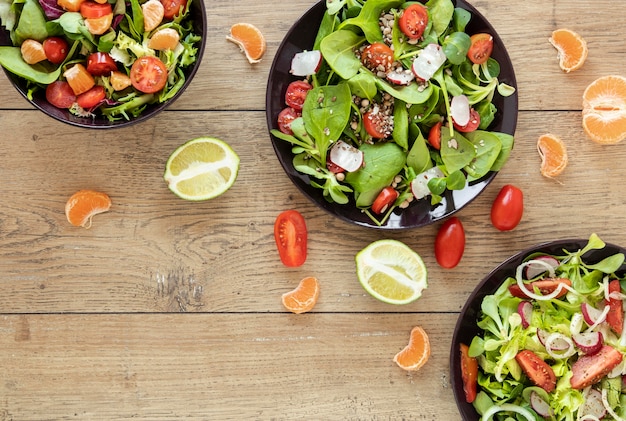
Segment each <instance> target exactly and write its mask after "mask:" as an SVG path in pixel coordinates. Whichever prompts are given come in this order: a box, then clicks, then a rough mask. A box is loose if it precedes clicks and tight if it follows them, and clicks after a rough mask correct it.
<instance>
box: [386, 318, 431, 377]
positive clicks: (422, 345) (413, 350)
mask: <svg viewBox="0 0 626 421" xmlns="http://www.w3.org/2000/svg"><path fill="white" fill-rule="evenodd" d="M429 357H430V341H429V340H428V335H427V334H426V332H425V331H424V329H422V328H421V327H420V326H415V327H414V328H413V329H412V330H411V337H410V338H409V344H408V345H407V346H406V347H404V349H403V350H402V351H400V352H398V353H397V354H396V355H395V357H393V361H394V362H395V363H396V364H398V366H400V368H402V369H404V370H407V371H417V370H419V369H420V368H422V366H423V365H424V364H426V361H428V358H429Z"/></svg>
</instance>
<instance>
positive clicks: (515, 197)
mask: <svg viewBox="0 0 626 421" xmlns="http://www.w3.org/2000/svg"><path fill="white" fill-rule="evenodd" d="M523 213H524V194H523V193H522V191H521V190H520V189H518V188H517V187H515V186H513V185H512V184H506V185H504V186H502V189H500V193H498V196H496V199H495V200H494V201H493V204H492V205H491V223H492V224H493V226H494V227H496V228H497V229H499V230H500V231H510V230H512V229H513V228H515V227H516V226H517V225H518V224H519V223H520V221H521V220H522V214H523Z"/></svg>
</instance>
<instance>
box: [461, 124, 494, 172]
mask: <svg viewBox="0 0 626 421" xmlns="http://www.w3.org/2000/svg"><path fill="white" fill-rule="evenodd" d="M465 136H466V137H467V140H469V141H470V142H472V144H473V145H474V149H475V150H476V155H475V156H474V159H472V161H471V162H470V163H469V164H468V165H467V166H465V168H464V169H465V172H466V173H467V175H468V176H469V177H470V178H471V179H474V180H477V179H479V178H481V177H482V176H484V175H485V174H487V173H488V172H489V170H491V167H492V166H493V164H494V162H495V161H496V159H497V158H498V155H499V154H500V149H501V148H502V146H501V144H500V139H498V137H497V136H495V135H493V134H491V133H490V132H486V131H483V130H474V131H473V132H470V133H466V134H465Z"/></svg>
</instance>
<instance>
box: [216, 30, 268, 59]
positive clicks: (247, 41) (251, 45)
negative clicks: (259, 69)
mask: <svg viewBox="0 0 626 421" xmlns="http://www.w3.org/2000/svg"><path fill="white" fill-rule="evenodd" d="M226 39H227V40H228V41H231V42H234V43H235V44H237V45H238V46H239V48H241V51H243V52H244V54H245V55H246V58H247V59H248V61H249V62H250V63H258V62H260V61H261V57H263V54H265V49H266V48H267V46H266V43H265V37H264V36H263V34H262V33H261V31H260V30H259V29H258V28H257V27H256V26H254V25H252V24H250V23H236V24H234V25H233V26H231V28H230V34H229V35H227V36H226Z"/></svg>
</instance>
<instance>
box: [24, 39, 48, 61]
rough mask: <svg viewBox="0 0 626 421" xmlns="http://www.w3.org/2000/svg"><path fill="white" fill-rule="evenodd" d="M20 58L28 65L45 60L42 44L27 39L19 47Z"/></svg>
mask: <svg viewBox="0 0 626 421" xmlns="http://www.w3.org/2000/svg"><path fill="white" fill-rule="evenodd" d="M20 51H21V53H22V58H23V59H24V61H25V62H26V63H28V64H35V63H39V62H40V61H44V60H45V59H46V52H45V51H44V49H43V44H41V43H40V42H39V41H35V40H34V39H27V40H26V41H24V42H23V43H22V45H21V46H20Z"/></svg>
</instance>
